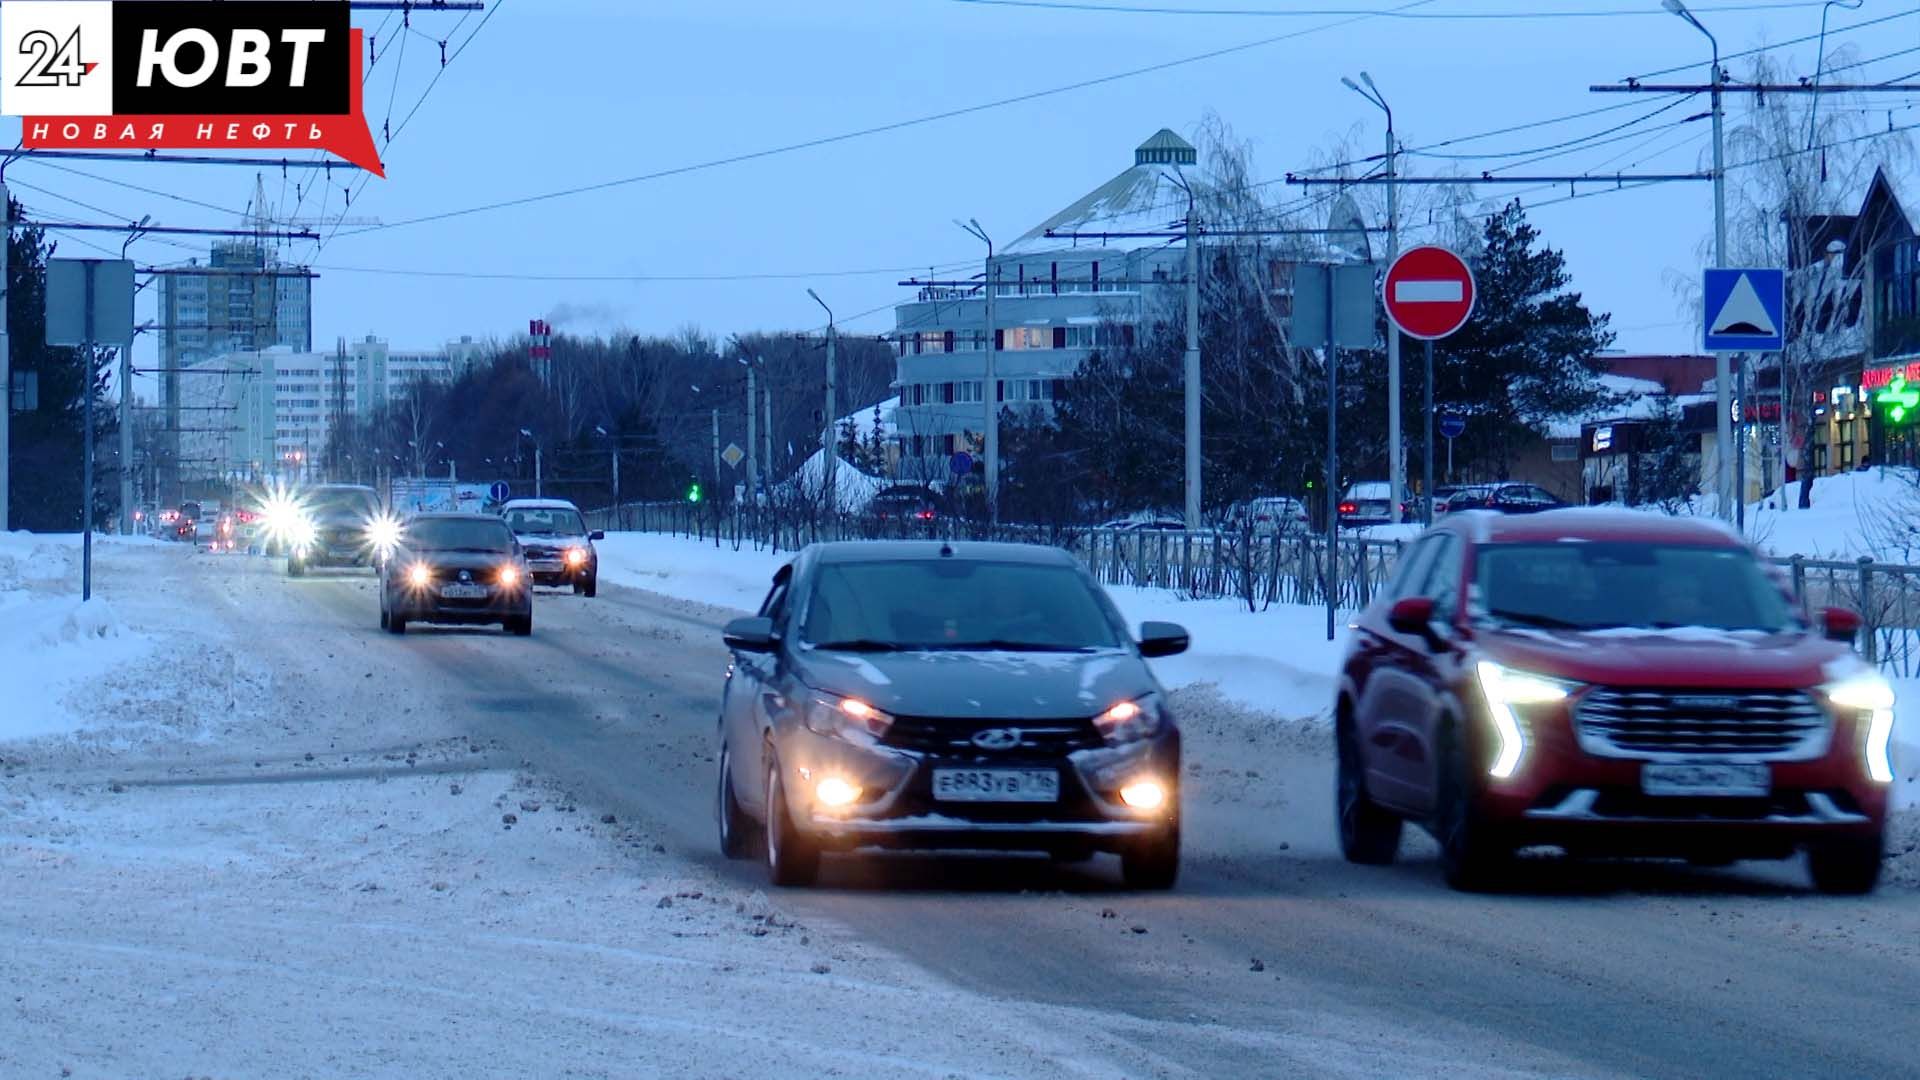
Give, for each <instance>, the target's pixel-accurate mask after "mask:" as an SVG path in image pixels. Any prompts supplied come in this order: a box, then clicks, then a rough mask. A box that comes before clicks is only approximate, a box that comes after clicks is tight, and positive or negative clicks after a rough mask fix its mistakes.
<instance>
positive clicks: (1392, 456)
mask: <svg viewBox="0 0 1920 1080" xmlns="http://www.w3.org/2000/svg"><path fill="white" fill-rule="evenodd" d="M1340 81H1341V82H1342V83H1344V84H1345V85H1346V87H1347V89H1349V90H1352V91H1353V92H1354V93H1356V94H1359V95H1360V96H1361V97H1363V98H1366V99H1367V101H1368V102H1370V103H1371V104H1373V105H1375V106H1378V107H1379V109H1380V111H1382V112H1384V113H1386V114H1387V174H1386V179H1387V259H1386V265H1388V266H1392V265H1393V257H1394V256H1395V255H1397V254H1399V253H1400V212H1399V211H1400V185H1399V184H1397V183H1395V182H1394V181H1395V180H1396V179H1397V177H1396V176H1395V174H1394V164H1395V161H1394V159H1395V157H1396V156H1397V154H1396V150H1397V147H1396V144H1395V142H1394V138H1393V109H1392V108H1391V107H1390V106H1388V105H1387V98H1386V95H1384V94H1382V93H1381V92H1380V88H1379V87H1378V86H1375V85H1374V83H1373V76H1371V75H1368V74H1367V73H1366V72H1364V71H1362V72H1361V73H1360V81H1361V82H1363V83H1366V84H1367V85H1366V89H1364V90H1363V89H1361V88H1360V86H1358V85H1357V84H1355V83H1354V81H1353V80H1352V79H1349V78H1346V77H1344V76H1343V77H1342V78H1341V79H1340ZM1427 411H1428V412H1429V413H1431V412H1432V411H1433V410H1432V406H1431V403H1429V406H1428V410H1427ZM1428 423H1429V424H1431V423H1432V419H1431V417H1429V419H1428ZM1427 446H1428V447H1429V449H1431V447H1432V446H1433V439H1432V438H1431V437H1429V438H1428V439H1427ZM1387 480H1388V491H1387V497H1388V498H1389V499H1391V500H1392V513H1393V519H1394V520H1395V521H1399V520H1400V507H1401V505H1402V504H1403V503H1404V502H1405V501H1406V493H1407V447H1406V440H1405V439H1403V438H1401V429H1400V330H1399V328H1398V327H1396V326H1394V325H1393V320H1392V319H1388V320H1387ZM1427 488H1428V495H1429V496H1431V494H1432V488H1433V482H1432V481H1431V480H1429V481H1428V482H1427Z"/></svg>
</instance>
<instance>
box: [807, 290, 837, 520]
mask: <svg viewBox="0 0 1920 1080" xmlns="http://www.w3.org/2000/svg"><path fill="white" fill-rule="evenodd" d="M807 295H808V296H811V297H813V302H814V303H816V304H819V305H820V307H821V308H822V309H823V310H825V311H826V313H827V431H826V435H825V437H824V438H822V440H821V442H820V448H821V449H822V450H823V451H825V452H826V457H825V459H824V460H823V461H822V462H821V466H822V467H823V468H824V469H825V470H826V472H825V474H824V475H825V483H824V485H823V488H822V490H823V491H824V492H825V493H826V497H827V508H828V510H829V511H838V510H839V509H840V504H839V502H838V501H836V499H835V498H834V491H833V472H834V468H833V467H834V465H835V462H836V459H837V458H838V457H839V456H840V452H839V451H838V450H837V449H835V448H834V445H833V422H834V404H833V344H834V325H833V309H832V308H830V307H827V302H826V301H825V300H822V299H820V294H819V293H817V292H814V291H813V290H812V289H808V290H807Z"/></svg>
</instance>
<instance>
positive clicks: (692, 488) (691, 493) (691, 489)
mask: <svg viewBox="0 0 1920 1080" xmlns="http://www.w3.org/2000/svg"><path fill="white" fill-rule="evenodd" d="M702 494H703V493H702V492H701V490H700V481H698V480H695V481H694V482H693V483H691V484H688V485H687V501H688V502H690V503H697V502H699V501H700V498H701V495H702Z"/></svg>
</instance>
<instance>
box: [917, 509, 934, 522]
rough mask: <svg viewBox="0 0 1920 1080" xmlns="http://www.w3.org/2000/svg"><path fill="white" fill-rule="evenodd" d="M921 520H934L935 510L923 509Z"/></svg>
mask: <svg viewBox="0 0 1920 1080" xmlns="http://www.w3.org/2000/svg"><path fill="white" fill-rule="evenodd" d="M920 520H921V521H932V520H933V511H931V510H922V511H920Z"/></svg>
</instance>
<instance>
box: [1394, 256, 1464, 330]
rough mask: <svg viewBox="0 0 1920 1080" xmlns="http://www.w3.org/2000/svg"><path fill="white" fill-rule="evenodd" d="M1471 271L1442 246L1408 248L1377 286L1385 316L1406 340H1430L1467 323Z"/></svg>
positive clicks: (1457, 257) (1462, 261)
mask: <svg viewBox="0 0 1920 1080" xmlns="http://www.w3.org/2000/svg"><path fill="white" fill-rule="evenodd" d="M1473 292H1474V290H1473V271H1472V270H1471V269H1469V268H1468V267H1467V263H1466V260H1464V259H1462V258H1461V257H1460V256H1458V255H1455V254H1454V253H1453V252H1451V251H1448V250H1447V249H1446V248H1443V247H1434V246H1432V245H1427V246H1423V247H1417V248H1409V249H1408V250H1406V251H1404V252H1401V254H1400V257H1399V258H1397V259H1395V260H1393V265H1392V266H1389V267H1387V280H1386V282H1385V283H1384V284H1383V285H1382V286H1381V293H1382V294H1383V295H1382V300H1383V301H1384V302H1385V304H1386V307H1387V317H1388V318H1389V319H1392V320H1393V325H1395V326H1397V327H1399V328H1400V332H1401V333H1403V334H1406V335H1407V336H1408V337H1416V338H1422V339H1425V340H1427V341H1432V340H1434V339H1436V338H1443V337H1446V336H1447V335H1449V334H1451V333H1453V332H1454V331H1456V330H1458V329H1460V328H1461V327H1462V326H1465V325H1466V324H1467V316H1469V315H1471V314H1473Z"/></svg>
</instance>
